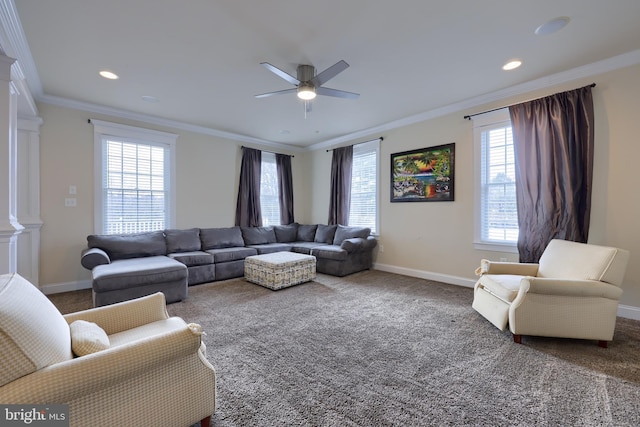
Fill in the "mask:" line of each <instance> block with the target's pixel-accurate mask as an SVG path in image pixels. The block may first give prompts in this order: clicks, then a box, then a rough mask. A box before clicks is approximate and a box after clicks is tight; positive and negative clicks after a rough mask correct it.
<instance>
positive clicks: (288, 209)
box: [276, 154, 293, 225]
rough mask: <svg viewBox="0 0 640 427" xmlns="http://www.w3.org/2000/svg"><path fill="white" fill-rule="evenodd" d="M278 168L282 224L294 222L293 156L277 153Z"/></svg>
mask: <svg viewBox="0 0 640 427" xmlns="http://www.w3.org/2000/svg"><path fill="white" fill-rule="evenodd" d="M276 167H277V170H278V193H279V196H280V224H283V225H287V224H291V223H292V222H293V174H292V173H291V156H287V155H286V154H276Z"/></svg>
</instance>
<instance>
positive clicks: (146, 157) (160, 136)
mask: <svg viewBox="0 0 640 427" xmlns="http://www.w3.org/2000/svg"><path fill="white" fill-rule="evenodd" d="M92 123H93V125H94V138H95V142H94V143H95V155H96V180H95V181H96V191H95V229H96V230H95V232H96V233H101V234H126V233H139V232H144V231H155V230H164V229H166V228H172V227H173V226H174V217H175V215H174V212H175V208H174V191H173V188H174V184H173V179H172V176H173V169H174V157H175V156H174V153H175V141H176V137H177V135H174V134H168V133H165V132H158V131H150V130H147V129H141V128H135V127H131V126H124V125H118V124H115V123H108V122H102V121H98V120H92Z"/></svg>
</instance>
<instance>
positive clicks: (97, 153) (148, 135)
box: [89, 119, 179, 234]
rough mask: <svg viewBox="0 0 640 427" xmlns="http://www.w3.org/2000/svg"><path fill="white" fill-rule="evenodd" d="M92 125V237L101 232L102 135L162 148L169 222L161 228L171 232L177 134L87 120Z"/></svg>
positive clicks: (173, 213)
mask: <svg viewBox="0 0 640 427" xmlns="http://www.w3.org/2000/svg"><path fill="white" fill-rule="evenodd" d="M89 121H90V122H91V124H92V125H93V158H94V179H93V183H94V198H93V199H94V200H93V203H94V208H93V229H94V233H96V234H101V233H103V232H104V230H103V229H102V207H103V206H102V203H103V202H104V201H103V200H102V193H103V192H102V169H103V164H102V160H103V159H102V140H103V137H104V136H106V135H110V136H115V137H118V138H123V139H128V140H134V141H139V142H142V143H145V144H152V145H153V144H155V145H163V146H165V147H168V150H169V165H168V166H169V173H168V174H166V175H165V176H168V178H169V190H168V193H169V194H168V196H169V200H168V203H167V205H168V210H169V215H168V216H169V218H168V221H167V223H166V224H165V228H175V225H176V204H177V193H176V179H177V177H176V141H177V139H178V136H179V135H177V134H175V133H169V132H162V131H158V130H152V129H145V128H141V127H137V126H129V125H123V124H120V123H112V122H106V121H103V120H96V119H90V120H89Z"/></svg>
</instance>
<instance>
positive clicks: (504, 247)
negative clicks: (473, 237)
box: [473, 242, 518, 254]
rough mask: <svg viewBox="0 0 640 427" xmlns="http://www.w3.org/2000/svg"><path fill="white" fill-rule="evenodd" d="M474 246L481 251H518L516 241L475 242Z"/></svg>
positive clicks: (514, 252) (515, 252)
mask: <svg viewBox="0 0 640 427" xmlns="http://www.w3.org/2000/svg"><path fill="white" fill-rule="evenodd" d="M473 246H474V247H475V248H476V249H477V250H480V251H492V252H508V253H513V254H517V253H518V245H517V244H515V243H489V242H473Z"/></svg>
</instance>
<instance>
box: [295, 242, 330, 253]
mask: <svg viewBox="0 0 640 427" xmlns="http://www.w3.org/2000/svg"><path fill="white" fill-rule="evenodd" d="M321 246H326V245H325V244H324V243H316V242H293V243H291V252H296V253H299V254H305V255H311V249H313V248H318V247H321Z"/></svg>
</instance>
